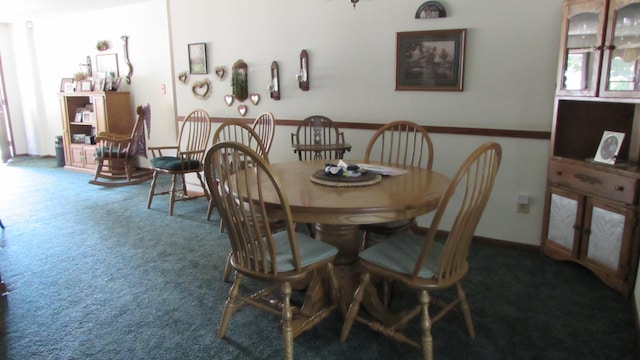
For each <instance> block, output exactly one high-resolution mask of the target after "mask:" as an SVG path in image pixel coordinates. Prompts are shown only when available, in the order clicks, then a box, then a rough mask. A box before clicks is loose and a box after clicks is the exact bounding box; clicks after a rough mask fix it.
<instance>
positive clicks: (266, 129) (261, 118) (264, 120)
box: [251, 111, 276, 154]
mask: <svg viewBox="0 0 640 360" xmlns="http://www.w3.org/2000/svg"><path fill="white" fill-rule="evenodd" d="M251 127H252V128H253V130H254V131H255V132H256V133H257V134H258V136H259V138H260V139H262V145H264V149H265V151H266V153H267V154H268V153H269V150H271V144H272V143H273V137H274V136H275V134H276V120H275V118H274V117H273V114H272V113H270V112H268V111H267V112H263V113H262V114H260V115H258V116H257V117H256V119H255V121H254V122H253V124H252V125H251Z"/></svg>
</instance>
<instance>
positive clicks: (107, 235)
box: [0, 158, 640, 360]
mask: <svg viewBox="0 0 640 360" xmlns="http://www.w3.org/2000/svg"><path fill="white" fill-rule="evenodd" d="M91 178H92V177H91V175H90V174H84V173H78V172H73V171H68V170H64V169H62V168H57V167H56V162H55V159H34V158H24V159H18V160H14V161H12V162H10V163H9V164H7V165H0V179H2V188H1V189H0V219H2V221H3V223H4V224H5V226H6V229H5V230H4V231H3V233H2V239H1V240H2V242H1V245H2V248H1V249H0V273H1V274H2V279H3V280H4V282H5V283H6V284H7V286H8V288H9V294H8V295H7V296H6V297H4V298H3V299H2V307H1V309H0V314H1V315H2V317H1V318H0V321H3V322H4V325H5V328H6V334H5V335H4V336H3V337H0V343H1V345H0V358H3V359H15V360H23V359H279V358H282V356H283V352H282V341H281V337H280V335H279V331H278V318H277V317H276V316H273V315H270V314H266V313H264V312H261V311H259V310H256V309H253V308H245V309H243V310H241V311H240V312H238V313H237V314H236V316H235V317H234V318H232V321H231V324H230V326H229V330H228V332H227V336H226V338H224V339H218V338H217V337H216V336H215V334H216V330H217V326H218V323H219V319H220V315H221V309H222V306H223V303H224V301H225V300H226V296H227V291H228V289H229V284H226V283H223V282H222V281H221V278H222V273H223V268H224V264H225V261H226V256H227V253H228V249H229V245H228V241H227V238H226V235H224V234H222V235H221V234H219V229H218V223H219V221H218V220H219V218H218V214H217V213H214V215H213V218H212V221H209V222H208V221H206V210H207V203H206V201H205V200H204V199H197V200H193V201H186V202H178V203H177V204H176V206H175V215H174V216H173V217H169V216H168V215H167V212H168V199H167V197H166V196H159V197H156V199H155V200H154V202H153V205H152V208H151V209H146V199H147V192H148V189H149V183H144V184H141V185H135V186H128V187H120V188H104V187H100V186H95V185H90V184H88V181H89V180H90V179H91ZM161 185H165V186H168V182H167V181H166V180H163V182H162V184H161ZM470 263H471V264H470V266H471V271H470V274H469V276H468V277H467V278H466V279H465V281H464V282H463V284H464V286H465V289H466V291H467V296H468V300H469V303H470V306H471V312H472V316H473V319H474V324H475V327H476V334H477V336H476V338H475V339H470V338H469V337H468V336H467V334H466V330H465V329H466V328H465V325H464V321H463V319H462V315H461V314H459V313H452V314H449V315H448V316H446V317H445V318H443V319H442V320H441V321H439V322H438V323H436V324H435V326H434V329H433V336H434V345H435V356H436V359H616V360H618V359H638V358H640V355H639V351H638V344H637V342H638V334H637V332H636V331H637V330H636V328H635V318H634V312H633V305H632V302H631V301H630V300H628V299H624V298H622V297H621V295H619V294H618V293H616V292H615V291H613V290H611V289H609V288H608V287H606V286H605V285H603V284H602V283H601V282H600V281H599V280H598V279H597V278H596V277H595V276H594V275H593V274H592V273H591V272H589V271H588V270H586V269H584V268H582V267H580V266H577V265H575V264H571V263H564V262H557V261H554V260H551V259H549V258H546V257H543V256H541V255H540V254H538V253H535V252H527V251H523V250H518V249H510V248H503V247H496V246H491V245H487V244H474V245H473V246H472V250H471V255H470ZM401 294H402V291H401V289H400V290H399V291H397V292H396V298H395V299H394V300H396V301H398V300H399V299H398V298H399V295H401ZM399 301H407V300H399ZM411 301H413V298H411ZM341 326H342V318H341V316H340V315H339V314H334V315H332V316H331V317H329V319H327V321H324V322H322V323H321V324H320V325H319V326H317V327H316V328H314V329H312V330H310V331H308V332H306V333H304V334H302V335H301V336H299V337H298V338H296V339H295V345H294V353H295V356H296V358H297V359H392V358H393V359H405V358H406V359H419V358H420V357H421V353H420V351H419V350H418V349H414V348H412V347H410V346H408V345H403V344H400V343H397V342H394V341H392V340H389V339H387V338H385V337H383V336H382V335H380V334H377V333H374V332H372V331H370V330H369V329H366V328H364V327H363V326H362V325H359V324H355V325H354V327H353V330H352V332H351V334H350V336H349V339H348V341H347V342H346V343H344V344H343V343H340V342H339V336H340V328H341ZM409 326H410V331H413V332H416V333H417V332H418V331H419V326H418V324H413V323H412V324H410V325H409Z"/></svg>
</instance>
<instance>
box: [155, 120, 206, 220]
mask: <svg viewBox="0 0 640 360" xmlns="http://www.w3.org/2000/svg"><path fill="white" fill-rule="evenodd" d="M210 135H211V119H210V117H209V114H208V113H207V112H206V111H205V110H201V109H198V110H194V111H192V112H190V113H189V114H188V115H187V116H186V117H185V118H184V120H183V121H182V125H181V126H180V132H179V133H178V144H177V145H174V146H157V147H149V150H150V151H151V153H152V159H151V161H150V162H151V170H153V179H152V180H151V189H149V198H148V200H147V209H149V208H150V207H151V202H152V201H153V197H154V196H155V195H169V216H172V215H173V206H174V204H175V202H176V201H178V200H191V199H197V198H200V197H206V198H207V200H209V199H210V196H209V192H208V191H207V188H206V185H205V183H204V181H203V180H202V176H201V175H200V173H201V172H202V169H203V160H204V155H205V152H206V150H207V146H208V145H209V137H210ZM160 174H168V175H171V188H170V189H169V190H159V191H157V190H156V181H157V180H158V176H159V175H160ZM186 174H196V176H197V177H198V180H199V181H200V186H201V187H202V191H203V194H201V195H191V196H190V195H189V194H188V193H187V185H186V182H185V175H186ZM178 178H180V180H181V183H182V186H181V188H180V189H178V188H177V179H178Z"/></svg>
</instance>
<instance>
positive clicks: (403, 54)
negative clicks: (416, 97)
mask: <svg viewBox="0 0 640 360" xmlns="http://www.w3.org/2000/svg"><path fill="white" fill-rule="evenodd" d="M466 32H467V31H466V29H455V30H434V31H412V32H398V33H396V90H416V91H462V89H463V79H464V48H465V36H466Z"/></svg>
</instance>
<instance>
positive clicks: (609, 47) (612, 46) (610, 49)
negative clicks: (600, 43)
mask: <svg viewBox="0 0 640 360" xmlns="http://www.w3.org/2000/svg"><path fill="white" fill-rule="evenodd" d="M604 48H605V50H609V51H613V50H615V49H616V46H615V45H607V46H605V47H604Z"/></svg>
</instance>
